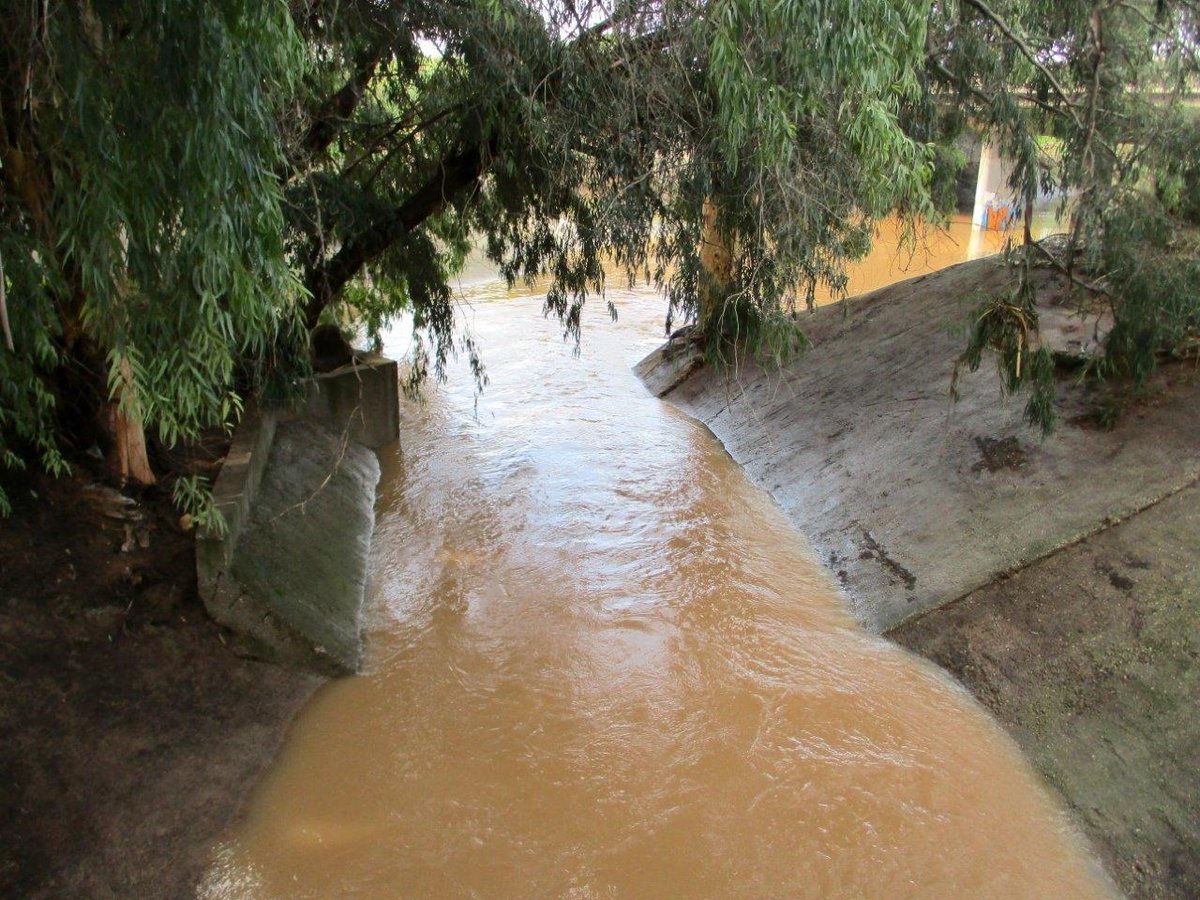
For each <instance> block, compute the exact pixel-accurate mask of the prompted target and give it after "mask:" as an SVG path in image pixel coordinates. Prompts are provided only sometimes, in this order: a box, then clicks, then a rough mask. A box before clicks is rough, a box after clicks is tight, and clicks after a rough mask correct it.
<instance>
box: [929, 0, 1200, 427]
mask: <svg viewBox="0 0 1200 900" xmlns="http://www.w3.org/2000/svg"><path fill="white" fill-rule="evenodd" d="M1198 37H1200V15H1198V11H1197V10H1196V8H1195V6H1194V4H1191V3H1186V2H1173V0H1162V2H1158V0H1155V2H1138V0H1134V2H1127V3H1116V4H1096V3H1093V2H1092V0H995V2H989V3H982V2H978V0H958V2H953V0H951V2H938V3H935V4H934V5H933V10H932V15H931V20H930V46H931V48H932V53H931V56H930V66H929V70H930V77H931V84H933V85H936V86H938V87H940V89H941V90H942V91H950V90H952V91H954V92H956V95H957V96H956V99H957V100H958V105H959V108H960V110H961V111H962V112H965V113H966V114H967V116H968V117H969V118H971V119H973V120H975V121H976V122H977V123H980V124H982V125H983V126H984V127H985V128H986V130H987V132H988V133H989V134H991V135H992V136H993V138H994V139H995V140H998V142H999V143H1000V146H1001V149H1002V150H1003V152H1005V153H1006V154H1007V155H1009V156H1010V157H1012V158H1013V159H1014V161H1015V168H1014V173H1013V178H1012V185H1011V186H1012V188H1013V189H1014V192H1015V194H1016V196H1018V197H1020V198H1024V202H1025V203H1026V204H1028V203H1029V202H1030V201H1031V200H1032V199H1033V198H1034V197H1035V196H1037V195H1038V193H1039V192H1043V191H1051V190H1052V191H1056V192H1059V193H1060V194H1061V195H1063V196H1072V198H1073V199H1072V203H1071V206H1070V209H1069V212H1070V217H1071V229H1070V231H1071V234H1070V237H1071V251H1070V256H1069V258H1068V260H1067V262H1066V265H1065V266H1063V270H1064V271H1063V275H1064V278H1065V280H1066V283H1067V284H1068V285H1070V286H1071V287H1072V289H1079V286H1080V285H1087V287H1086V288H1083V289H1084V290H1085V291H1086V292H1088V293H1089V294H1092V295H1096V294H1100V295H1103V296H1104V297H1105V298H1107V300H1108V301H1109V302H1110V303H1111V304H1112V309H1113V314H1114V319H1115V323H1116V324H1115V327H1114V329H1113V331H1112V333H1111V335H1110V337H1109V338H1108V342H1107V345H1106V349H1105V357H1104V359H1103V360H1102V361H1101V362H1100V364H1099V365H1098V366H1096V367H1094V371H1095V372H1098V373H1099V374H1102V375H1119V376H1122V377H1124V376H1128V377H1131V378H1132V379H1133V380H1134V381H1135V382H1136V383H1140V382H1142V381H1144V379H1145V378H1146V377H1147V376H1148V375H1149V373H1150V372H1151V371H1152V370H1153V369H1154V367H1155V366H1156V365H1157V362H1158V360H1159V358H1160V357H1161V356H1162V355H1163V354H1164V353H1175V354H1178V353H1179V352H1181V351H1182V350H1184V349H1185V348H1187V347H1189V346H1190V347H1191V348H1192V350H1193V352H1194V349H1195V335H1196V325H1197V318H1198V315H1197V314H1198V306H1197V289H1196V286H1195V285H1196V281H1195V279H1196V275H1197V262H1196V253H1195V248H1194V247H1191V248H1189V247H1186V246H1185V245H1184V243H1183V242H1182V241H1180V239H1179V233H1180V232H1179V225H1180V224H1181V223H1187V222H1189V221H1190V222H1195V221H1196V216H1197V215H1198V213H1200V155H1198V151H1197V146H1198V144H1197V136H1198V129H1197V126H1196V116H1195V112H1196V111H1195V109H1194V108H1192V107H1191V106H1190V104H1191V102H1192V101H1191V96H1192V95H1193V94H1194V93H1195V92H1196V91H1197V88H1198V83H1197V76H1198V74H1200V66H1198V60H1197V47H1198V46H1200V42H1198ZM1023 271H1024V272H1025V273H1027V272H1028V267H1026V268H1025V269H1024V270H1023ZM1081 275H1082V276H1086V278H1083V277H1080V276H1081ZM1028 292H1029V289H1028V284H1027V282H1026V281H1023V283H1022V287H1021V289H1020V291H1019V294H1020V296H1018V297H1010V298H997V299H995V300H994V301H992V302H991V303H990V304H989V305H988V307H987V309H986V310H984V311H983V313H981V315H980V317H979V318H978V319H977V320H976V324H975V327H974V328H973V329H972V333H971V337H970V341H969V345H968V349H967V352H966V353H965V354H964V358H963V361H964V362H966V363H967V364H968V365H971V366H972V367H973V366H974V365H978V354H979V352H980V348H981V347H991V348H993V349H994V350H996V351H997V353H998V359H999V363H1000V366H1001V371H1002V374H1003V376H1004V378H1005V381H1006V386H1007V387H1008V388H1009V389H1024V388H1030V389H1031V395H1030V400H1029V406H1028V408H1027V417H1028V418H1030V420H1031V421H1033V422H1035V423H1037V424H1039V425H1040V426H1041V427H1042V428H1043V429H1046V428H1048V427H1049V426H1051V425H1052V420H1053V389H1052V388H1053V385H1052V381H1053V378H1052V366H1051V365H1050V361H1049V360H1048V359H1047V360H1041V361H1039V360H1037V359H1036V358H1033V357H1029V356H1028V355H1027V354H1024V353H1022V352H1021V350H1020V348H1021V347H1025V346H1027V345H1028V337H1027V332H1028V331H1029V329H1030V328H1032V327H1036V326H1035V324H1034V323H1035V322H1036V319H1033V320H1032V322H1031V320H1030V319H1031V317H1032V316H1033V303H1032V298H1031V297H1030V296H1029V295H1028Z"/></svg>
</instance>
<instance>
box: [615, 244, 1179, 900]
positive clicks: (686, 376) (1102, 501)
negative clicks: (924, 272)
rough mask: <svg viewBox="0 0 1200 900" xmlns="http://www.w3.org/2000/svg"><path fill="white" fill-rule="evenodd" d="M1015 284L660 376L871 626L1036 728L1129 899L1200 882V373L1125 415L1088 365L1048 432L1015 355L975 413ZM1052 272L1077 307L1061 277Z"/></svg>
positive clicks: (995, 267) (883, 304)
mask: <svg viewBox="0 0 1200 900" xmlns="http://www.w3.org/2000/svg"><path fill="white" fill-rule="evenodd" d="M1012 277H1013V272H1012V271H1011V270H1010V269H1008V268H1006V267H1005V266H1004V265H1003V264H1002V262H1001V261H1000V260H998V259H991V260H981V261H978V262H973V263H965V264H963V265H960V266H955V267H953V268H950V269H947V270H945V271H943V272H940V273H937V274H934V275H929V276H924V277H922V278H918V279H913V280H912V281H909V282H905V283H902V284H899V285H893V286H892V287H889V288H885V289H883V290H881V291H876V292H874V293H873V294H869V295H866V296H865V297H862V298H859V299H857V300H854V301H851V302H850V304H849V305H848V308H847V309H845V310H842V309H840V308H827V309H824V310H821V311H819V312H818V313H817V315H816V316H814V317H811V318H810V319H809V320H808V323H807V331H808V333H809V335H810V337H811V338H812V341H813V348H812V350H811V351H809V352H808V353H807V354H806V355H804V356H803V357H801V358H800V359H798V360H797V361H796V362H795V363H794V364H791V365H790V366H789V367H788V368H787V369H786V370H785V371H783V372H782V373H780V372H765V371H763V370H761V369H759V368H756V367H754V366H751V365H748V366H745V367H743V369H742V370H741V371H740V372H739V373H738V374H737V376H736V377H734V378H729V377H728V376H724V375H722V374H719V373H716V372H713V371H711V370H709V369H707V368H705V367H703V366H702V365H699V364H698V363H697V361H696V360H695V359H694V358H693V356H692V354H690V353H689V351H688V350H687V349H685V348H674V349H673V350H668V351H666V352H664V351H658V352H656V353H655V354H652V355H651V357H648V358H647V360H645V361H644V362H643V363H642V364H641V365H640V366H639V367H638V368H639V374H641V375H642V377H643V380H644V381H645V382H646V384H647V386H648V387H649V388H650V389H651V390H652V391H653V392H655V393H657V394H659V395H665V396H666V398H667V399H668V400H670V401H671V402H673V403H675V404H677V405H678V406H680V407H681V408H682V409H684V410H685V411H686V412H688V413H690V414H692V415H694V416H696V417H697V418H698V419H700V420H701V421H703V422H705V423H706V424H707V425H708V426H709V427H710V428H711V429H712V430H713V432H714V433H715V434H716V436H717V437H718V438H720V439H721V440H722V442H723V443H724V444H725V446H726V447H727V449H728V450H729V452H730V454H731V455H732V456H733V458H734V459H735V460H737V461H738V462H739V463H741V464H742V465H743V466H744V467H745V469H746V471H747V473H748V474H749V475H750V477H751V478H752V479H753V480H754V481H755V482H757V483H758V484H759V485H761V486H762V487H764V488H765V489H766V490H768V491H769V492H770V493H771V494H772V495H773V496H774V497H775V499H776V501H777V502H778V503H779V504H780V506H781V507H782V508H783V510H784V511H785V512H786V513H787V514H788V516H789V518H790V519H791V520H792V522H793V523H794V524H795V525H796V527H797V528H798V529H799V530H801V531H802V532H803V533H805V534H806V535H807V536H808V538H809V539H810V541H811V542H812V544H813V545H814V547H815V548H816V549H817V551H818V552H819V553H820V554H821V556H822V558H823V559H825V560H826V562H827V564H828V566H829V568H830V570H831V572H832V573H833V574H834V575H835V576H836V577H837V578H838V580H839V581H840V583H841V584H842V587H843V590H844V592H845V594H846V597H847V602H848V603H849V605H850V606H851V608H852V610H853V611H854V613H855V614H856V616H857V617H858V619H859V621H860V622H862V623H863V625H864V626H865V627H867V628H870V629H873V630H876V631H881V632H888V633H889V634H890V635H891V636H894V637H895V638H896V639H897V640H899V641H900V642H902V643H903V644H905V645H906V646H908V647H910V648H911V649H913V650H915V651H917V652H919V653H922V654H924V655H926V656H928V657H929V658H931V659H933V660H935V661H937V662H939V663H941V664H942V665H943V666H945V667H946V668H947V669H949V670H950V671H951V672H953V673H954V674H956V675H958V676H959V677H960V678H961V679H962V680H963V681H964V683H965V684H966V685H967V686H968V687H969V688H971V689H972V690H974V692H975V693H976V695H977V696H978V697H979V698H980V699H981V700H982V701H983V702H984V703H985V704H986V705H988V706H989V707H990V708H991V709H993V710H994V711H995V712H996V714H997V716H998V717H999V718H1000V719H1001V720H1002V721H1003V722H1005V723H1006V724H1007V725H1008V726H1009V727H1010V728H1011V729H1012V730H1013V733H1014V734H1015V735H1016V737H1017V739H1018V741H1020V743H1021V744H1022V746H1023V747H1025V749H1026V751H1027V752H1028V753H1029V755H1030V757H1031V759H1032V760H1033V762H1034V763H1035V765H1036V766H1037V767H1038V768H1039V769H1040V771H1041V772H1042V773H1043V774H1044V775H1045V777H1046V778H1047V780H1048V781H1049V782H1050V783H1051V784H1052V785H1053V786H1054V787H1055V788H1056V789H1057V790H1058V791H1059V792H1060V794H1061V795H1062V797H1063V798H1064V800H1065V801H1066V803H1067V804H1068V805H1069V806H1070V807H1071V808H1072V809H1074V811H1075V812H1076V814H1077V815H1078V817H1079V820H1080V824H1081V825H1082V826H1083V828H1084V829H1085V831H1086V832H1087V833H1088V834H1089V835H1090V837H1091V838H1092V840H1093V841H1094V843H1095V845H1096V846H1097V848H1098V849H1099V851H1100V853H1101V855H1102V857H1103V859H1104V860H1105V862H1106V864H1107V865H1108V867H1109V869H1110V871H1111V872H1112V874H1113V875H1114V877H1115V878H1116V879H1117V880H1118V882H1119V884H1120V885H1121V887H1122V888H1123V889H1124V890H1125V891H1127V892H1128V893H1129V894H1130V895H1132V896H1135V897H1143V896H1144V897H1181V898H1182V897H1195V896H1198V895H1200V882H1198V880H1197V879H1198V874H1197V873H1198V872H1200V817H1198V815H1197V813H1196V810H1197V809H1198V808H1200V765H1198V761H1200V730H1198V726H1197V725H1196V723H1195V720H1194V715H1195V698H1196V697H1197V696H1200V681H1198V679H1197V675H1196V670H1197V667H1196V663H1197V659H1198V657H1200V638H1198V637H1197V635H1198V634H1200V629H1198V628H1197V626H1198V625H1200V606H1198V605H1197V604H1198V603H1200V569H1198V568H1197V566H1198V565H1200V564H1198V563H1197V560H1198V559H1200V518H1198V516H1200V513H1198V512H1197V509H1198V506H1197V500H1198V499H1200V496H1198V489H1197V488H1196V487H1194V485H1195V484H1196V482H1197V478H1198V477H1200V417H1197V416H1196V414H1195V410H1196V409H1197V408H1198V404H1200V378H1198V377H1197V372H1196V370H1195V368H1194V367H1192V366H1182V365H1176V366H1173V367H1169V368H1167V369H1165V370H1164V371H1162V372H1161V373H1160V375H1159V376H1158V377H1157V378H1156V379H1155V380H1154V382H1153V384H1152V385H1151V386H1150V390H1149V391H1148V392H1147V393H1146V395H1145V396H1144V397H1142V398H1141V399H1140V400H1139V402H1138V403H1136V404H1134V405H1132V406H1131V407H1130V408H1129V409H1127V410H1126V412H1125V414H1124V415H1123V416H1122V417H1121V418H1120V419H1119V420H1118V422H1117V424H1116V426H1115V427H1114V428H1112V429H1108V430H1106V429H1101V428H1099V427H1097V425H1096V424H1095V422H1096V418H1097V416H1096V413H1097V412H1098V411H1102V409H1099V408H1098V403H1100V401H1101V398H1100V397H1099V396H1098V395H1097V394H1095V393H1094V392H1092V391H1091V390H1090V389H1088V388H1086V387H1083V386H1081V385H1080V384H1079V383H1078V382H1076V381H1074V380H1073V379H1070V378H1064V379H1063V380H1062V382H1061V384H1060V390H1059V395H1060V397H1059V399H1060V401H1061V404H1062V408H1063V410H1064V416H1063V422H1062V424H1061V426H1060V428H1059V430H1058V431H1057V432H1056V434H1055V435H1054V436H1053V437H1051V438H1050V439H1048V440H1044V441H1043V440H1041V439H1040V437H1039V436H1038V435H1036V434H1034V433H1032V432H1031V431H1030V430H1029V429H1028V427H1026V426H1025V425H1024V423H1023V421H1022V406H1023V401H1022V400H1021V399H1020V398H1017V399H1013V400H1004V399H1003V398H1002V397H1001V393H1000V386H999V380H998V377H997V375H996V372H995V370H994V367H991V366H988V365H986V364H985V366H984V368H982V369H981V370H980V371H979V372H978V373H975V374H974V375H970V376H968V377H966V378H965V379H964V380H963V381H962V383H961V388H962V399H961V402H959V403H958V404H957V405H952V404H951V402H950V400H949V393H950V390H949V389H950V380H951V376H952V372H953V369H954V363H955V359H956V358H957V357H958V355H959V354H960V353H961V351H962V349H963V347H964V345H965V332H964V328H965V325H966V323H967V322H968V321H969V317H970V315H971V314H972V310H974V309H975V308H976V307H977V306H978V304H979V302H980V301H981V299H982V298H983V297H984V296H985V295H986V294H988V293H992V292H995V291H998V290H1001V289H1003V288H1004V287H1005V286H1006V285H1008V284H1010V283H1011V280H1012ZM1038 281H1039V291H1040V294H1041V300H1040V302H1041V303H1044V304H1052V303H1054V302H1055V301H1056V299H1057V297H1058V294H1059V291H1060V289H1061V288H1060V285H1059V284H1058V279H1057V278H1056V277H1055V276H1053V275H1052V274H1051V273H1049V272H1042V273H1041V274H1040V275H1039V276H1038ZM1057 318H1058V319H1059V320H1060V321H1059V326H1060V327H1063V326H1065V327H1071V326H1070V325H1069V323H1066V317H1065V316H1063V315H1059V316H1058V317H1057ZM1089 329H1090V326H1082V327H1080V329H1079V331H1080V334H1081V336H1083V337H1085V338H1086V337H1087V332H1088V331H1089ZM963 598H965V599H963ZM902 623H908V624H902Z"/></svg>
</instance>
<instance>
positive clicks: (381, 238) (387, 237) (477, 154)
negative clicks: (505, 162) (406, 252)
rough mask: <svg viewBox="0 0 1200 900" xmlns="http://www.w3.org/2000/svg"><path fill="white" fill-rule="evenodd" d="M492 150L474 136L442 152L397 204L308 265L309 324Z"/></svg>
mask: <svg viewBox="0 0 1200 900" xmlns="http://www.w3.org/2000/svg"><path fill="white" fill-rule="evenodd" d="M492 151H493V147H492V146H491V142H490V141H479V142H476V143H474V144H471V145H470V146H468V147H467V148H466V149H465V150H461V151H459V152H458V153H455V154H453V155H451V156H448V157H446V158H445V159H443V160H442V161H441V162H440V163H439V164H438V167H437V171H436V172H435V173H434V174H433V176H432V177H430V179H429V180H428V181H426V182H425V184H424V185H422V186H421V188H420V189H419V190H418V191H417V192H416V193H414V194H413V195H412V196H411V197H409V198H408V200H406V201H405V202H404V203H403V204H402V205H400V206H398V207H396V208H395V209H393V210H392V211H390V212H389V213H387V214H386V215H385V216H383V217H381V218H379V219H377V220H375V221H374V222H372V223H371V224H370V225H369V226H368V227H367V228H365V229H364V230H363V231H362V232H361V233H359V234H358V235H357V236H355V237H353V238H351V239H350V240H349V241H347V242H346V243H345V244H343V245H342V248H341V249H340V250H338V252H337V253H335V254H334V255H333V256H332V257H331V258H330V259H329V260H328V261H327V262H325V263H323V264H321V265H319V266H317V267H315V268H313V269H312V270H310V271H309V274H308V277H307V278H306V279H305V283H306V286H307V287H308V290H309V293H310V294H311V296H310V298H309V301H308V304H307V305H306V306H305V310H304V319H305V323H306V324H307V326H308V328H309V329H312V328H314V327H315V326H316V324H317V321H318V320H319V319H320V316H321V313H322V312H323V311H324V310H325V308H326V307H327V306H329V304H330V303H332V302H333V300H334V298H335V297H337V295H338V293H339V292H340V291H341V290H342V288H344V287H345V286H346V283H347V282H348V281H350V279H351V278H353V277H354V276H355V275H357V274H358V272H359V271H360V270H361V269H362V267H363V266H364V265H366V264H367V263H369V262H371V261H372V260H373V259H375V258H377V257H378V256H379V255H380V254H382V253H383V252H384V251H385V250H387V249H388V247H390V246H392V245H393V244H394V243H396V241H398V240H399V239H400V238H402V237H403V236H404V235H405V234H407V233H408V232H410V231H412V230H414V229H415V228H417V227H418V226H420V224H421V223H422V222H424V221H425V220H426V219H428V218H429V217H430V216H432V215H434V214H436V213H438V212H440V211H441V210H443V209H444V208H445V207H446V206H447V205H448V204H449V203H450V202H451V201H452V200H453V199H454V198H455V197H456V196H457V195H458V194H459V193H460V192H461V191H463V190H464V189H466V188H468V187H470V186H472V185H474V184H475V183H476V181H477V180H478V179H479V176H480V175H482V174H483V173H484V171H485V169H486V167H487V164H488V162H489V161H490V157H491V154H492Z"/></svg>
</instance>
